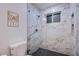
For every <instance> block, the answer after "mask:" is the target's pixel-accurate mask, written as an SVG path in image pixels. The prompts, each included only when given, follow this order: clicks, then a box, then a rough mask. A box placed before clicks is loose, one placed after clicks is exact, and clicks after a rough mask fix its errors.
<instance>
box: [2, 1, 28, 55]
mask: <svg viewBox="0 0 79 59" xmlns="http://www.w3.org/2000/svg"><path fill="white" fill-rule="evenodd" d="M26 8H27V5H26V4H20V3H18V4H16V3H14V4H0V55H2V54H7V55H10V51H9V46H10V45H11V44H14V43H17V42H20V41H24V40H25V41H27V14H26V11H27V9H26ZM8 10H9V11H12V12H15V13H17V14H19V27H8V26H7V11H8ZM26 46H27V45H26Z"/></svg>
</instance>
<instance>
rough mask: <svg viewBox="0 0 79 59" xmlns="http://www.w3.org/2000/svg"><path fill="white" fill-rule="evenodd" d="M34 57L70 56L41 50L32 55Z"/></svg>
mask: <svg viewBox="0 0 79 59" xmlns="http://www.w3.org/2000/svg"><path fill="white" fill-rule="evenodd" d="M32 56H68V55H65V54H61V53H58V52H54V51H49V50H47V49H42V48H39V49H38V50H37V51H36V52H34V53H33V54H32Z"/></svg>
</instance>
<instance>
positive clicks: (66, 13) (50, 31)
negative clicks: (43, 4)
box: [41, 4, 75, 55]
mask: <svg viewBox="0 0 79 59" xmlns="http://www.w3.org/2000/svg"><path fill="white" fill-rule="evenodd" d="M58 11H61V21H60V23H53V22H52V23H50V24H47V23H46V16H45V15H46V14H49V13H53V12H58ZM71 14H72V8H71V5H70V4H62V5H59V6H56V7H52V8H48V9H47V10H44V11H42V36H41V37H42V39H43V42H42V45H41V47H42V48H44V49H48V50H51V51H56V52H60V53H63V54H67V55H74V54H75V51H74V48H75V44H74V42H75V41H74V38H73V36H72V35H71V20H72V18H71Z"/></svg>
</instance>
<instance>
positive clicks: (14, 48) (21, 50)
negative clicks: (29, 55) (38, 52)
mask: <svg viewBox="0 0 79 59" xmlns="http://www.w3.org/2000/svg"><path fill="white" fill-rule="evenodd" d="M26 47H27V44H26V41H22V42H18V43H15V44H12V45H10V54H11V56H25V52H26Z"/></svg>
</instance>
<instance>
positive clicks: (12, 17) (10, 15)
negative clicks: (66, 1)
mask: <svg viewBox="0 0 79 59" xmlns="http://www.w3.org/2000/svg"><path fill="white" fill-rule="evenodd" d="M7 25H8V27H19V14H17V13H15V12H13V11H9V10H8V11H7Z"/></svg>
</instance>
